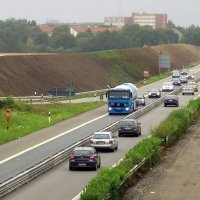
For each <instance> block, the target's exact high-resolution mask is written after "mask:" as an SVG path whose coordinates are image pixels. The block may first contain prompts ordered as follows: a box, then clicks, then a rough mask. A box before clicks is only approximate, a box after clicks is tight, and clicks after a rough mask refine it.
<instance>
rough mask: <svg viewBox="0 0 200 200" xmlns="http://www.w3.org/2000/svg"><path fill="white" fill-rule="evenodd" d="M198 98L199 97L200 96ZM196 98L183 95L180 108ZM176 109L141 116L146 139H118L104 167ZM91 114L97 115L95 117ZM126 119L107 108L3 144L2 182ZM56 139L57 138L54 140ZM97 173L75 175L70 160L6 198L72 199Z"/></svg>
mask: <svg viewBox="0 0 200 200" xmlns="http://www.w3.org/2000/svg"><path fill="white" fill-rule="evenodd" d="M164 81H166V80H162V81H160V82H157V83H154V84H152V85H148V86H144V87H142V88H140V92H143V93H147V91H148V90H149V89H150V88H152V87H159V88H160V87H161V84H162V83H163V82H164ZM195 96H197V93H196V94H195ZM193 98H194V96H186V95H185V96H182V95H179V99H180V107H181V106H185V105H186V104H187V103H188V102H189V100H191V99H193ZM153 100H154V99H151V100H150V101H153ZM149 103H150V102H149ZM174 109H178V108H176V107H167V108H164V107H163V105H162V104H161V105H160V106H158V107H157V108H155V109H153V110H152V111H150V112H148V113H147V114H145V115H144V116H142V117H140V118H139V119H138V120H139V122H141V126H142V136H141V137H139V138H136V137H134V138H130V137H127V138H126V137H123V138H118V140H119V150H117V151H116V152H114V153H111V152H103V153H101V157H102V167H110V166H112V165H113V164H115V163H116V162H117V161H118V160H119V159H121V158H122V157H123V156H124V155H125V153H126V152H127V151H128V150H129V149H130V148H131V147H132V146H134V145H135V144H137V143H138V142H139V141H141V140H142V139H144V138H145V137H147V136H148V135H149V133H150V130H151V129H152V128H153V127H155V126H157V125H158V124H159V123H160V121H162V120H163V119H164V118H165V117H166V116H167V115H168V114H169V113H170V112H171V111H172V110H174ZM91 114H93V115H92V116H91ZM123 117H124V116H109V115H107V114H106V107H105V106H103V107H101V108H99V109H97V110H96V111H91V112H90V113H86V114H84V115H82V116H79V119H71V120H67V121H65V122H62V123H59V124H57V125H56V126H53V127H50V128H47V129H44V130H41V131H38V132H37V133H34V134H31V135H32V136H30V137H29V138H28V137H27V138H28V139H27V138H22V139H20V140H18V141H15V142H11V143H9V144H7V145H3V147H0V152H1V153H0V158H1V159H0V160H1V161H0V163H1V164H0V170H1V176H0V178H1V182H2V181H3V180H5V179H7V178H9V177H10V176H14V175H16V174H17V173H18V172H19V171H20V170H21V171H22V170H25V169H27V168H28V167H30V166H32V165H34V164H36V163H38V162H40V161H41V160H43V159H44V158H46V157H49V156H51V155H53V154H54V153H56V152H58V151H60V150H62V149H64V148H66V147H67V146H69V145H71V144H72V143H74V142H77V141H78V140H80V139H82V138H84V137H86V136H89V135H91V134H92V133H93V132H95V131H97V130H100V129H102V128H104V127H106V126H108V125H109V124H112V123H113V122H116V121H118V120H119V119H121V118H123ZM94 118H96V120H94ZM91 120H92V121H91ZM81 124H83V125H81ZM77 126H79V127H78V128H77V129H73V130H72V131H70V129H72V128H74V127H77ZM80 126H81V127H80ZM40 133H41V135H42V139H41V138H40V139H38V135H39V136H40ZM59 134H60V136H59V137H56V138H55V136H57V135H59ZM52 137H53V139H51V138H52ZM33 138H35V140H36V141H35V140H33ZM46 141H47V142H46ZM41 143H42V144H41ZM15 144H18V145H17V147H16V148H17V151H15V150H16V149H15V148H11V147H15ZM40 144H41V145H40ZM9 147H10V148H11V149H10V150H9V149H7V148H9ZM3 148H4V149H3ZM27 148H29V151H27V150H26V149H27ZM1 150H2V151H1ZM6 150H7V152H6ZM13 152H15V153H17V156H13V157H12V158H11V159H7V157H11V156H12V155H13V154H14V153H13ZM20 152H22V153H20ZM96 173H97V172H95V171H88V170H87V171H73V172H71V171H69V170H68V162H67V161H66V162H64V163H63V164H60V165H59V166H58V167H55V168H54V169H52V170H51V171H49V172H47V173H45V174H43V175H42V176H40V177H38V178H37V179H35V180H33V181H32V182H30V183H29V184H27V185H25V186H23V187H22V188H20V189H18V190H16V191H14V192H12V193H11V194H9V195H7V196H5V197H4V198H2V199H16V200H17V199H44V198H47V199H67V200H68V199H69V200H70V199H72V198H73V197H74V196H76V195H77V194H78V193H79V192H80V191H81V190H82V189H83V188H84V187H85V186H86V184H87V183H88V181H89V180H91V178H93V177H94V176H95V175H96Z"/></svg>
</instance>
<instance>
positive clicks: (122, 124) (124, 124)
mask: <svg viewBox="0 0 200 200" xmlns="http://www.w3.org/2000/svg"><path fill="white" fill-rule="evenodd" d="M120 124H121V126H134V125H135V124H136V122H135V121H129V120H127V121H126V120H124V121H121V123H120Z"/></svg>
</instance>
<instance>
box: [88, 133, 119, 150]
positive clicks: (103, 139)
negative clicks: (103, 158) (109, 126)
mask: <svg viewBox="0 0 200 200" xmlns="http://www.w3.org/2000/svg"><path fill="white" fill-rule="evenodd" d="M90 146H91V147H94V148H95V149H97V150H100V149H109V150H112V151H115V150H117V149H118V141H117V136H116V135H115V134H114V133H112V132H109V131H104V132H103V131H102V132H96V133H94V134H93V135H92V137H91V139H90Z"/></svg>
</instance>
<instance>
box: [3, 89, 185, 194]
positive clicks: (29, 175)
mask: <svg viewBox="0 0 200 200" xmlns="http://www.w3.org/2000/svg"><path fill="white" fill-rule="evenodd" d="M179 92H181V88H178V89H177V90H175V91H173V92H171V94H178V93H179ZM163 100H164V97H161V98H160V99H158V100H156V101H155V102H153V103H151V104H149V105H147V106H145V107H144V108H142V109H139V110H138V111H136V112H134V113H132V114H130V115H128V116H127V117H125V118H138V117H140V116H142V115H144V114H145V113H147V112H148V111H150V110H152V109H153V108H155V107H157V106H158V105H160V104H161V103H162V102H163ZM118 127H119V121H118V122H116V123H114V124H112V125H110V126H108V127H105V128H104V129H102V131H116V130H117V129H118ZM90 138H91V136H88V137H86V138H84V139H82V140H80V141H79V142H77V143H75V144H73V145H71V146H70V147H68V148H66V149H64V150H62V151H60V152H58V153H56V154H54V155H53V156H51V157H49V158H47V159H45V160H43V161H42V162H40V163H38V164H36V165H34V166H32V167H31V168H29V169H27V170H25V171H23V172H21V173H19V174H18V175H16V176H15V177H12V178H10V179H8V180H6V181H4V182H3V183H1V184H0V197H3V196H5V195H6V194H8V193H10V192H11V191H13V190H15V189H17V188H18V187H21V186H22V185H24V184H25V183H27V182H29V181H31V180H32V179H34V178H36V177H37V176H39V175H41V174H43V173H45V172H46V171H48V170H49V169H51V168H53V167H55V166H56V165H58V164H60V163H61V162H63V161H65V160H67V159H68V157H69V155H70V154H71V152H72V150H73V149H74V147H77V146H86V145H88V144H89V140H90Z"/></svg>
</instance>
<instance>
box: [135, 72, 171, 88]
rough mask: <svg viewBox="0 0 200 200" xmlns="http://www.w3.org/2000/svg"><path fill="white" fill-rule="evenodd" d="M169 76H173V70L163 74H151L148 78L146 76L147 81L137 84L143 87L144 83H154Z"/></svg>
mask: <svg viewBox="0 0 200 200" xmlns="http://www.w3.org/2000/svg"><path fill="white" fill-rule="evenodd" d="M169 76H171V72H166V73H163V74H162V75H156V76H150V77H148V78H145V82H144V80H142V81H140V82H139V83H138V84H137V87H142V86H144V85H148V84H151V83H154V82H156V81H159V80H162V79H164V78H167V77H169Z"/></svg>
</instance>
